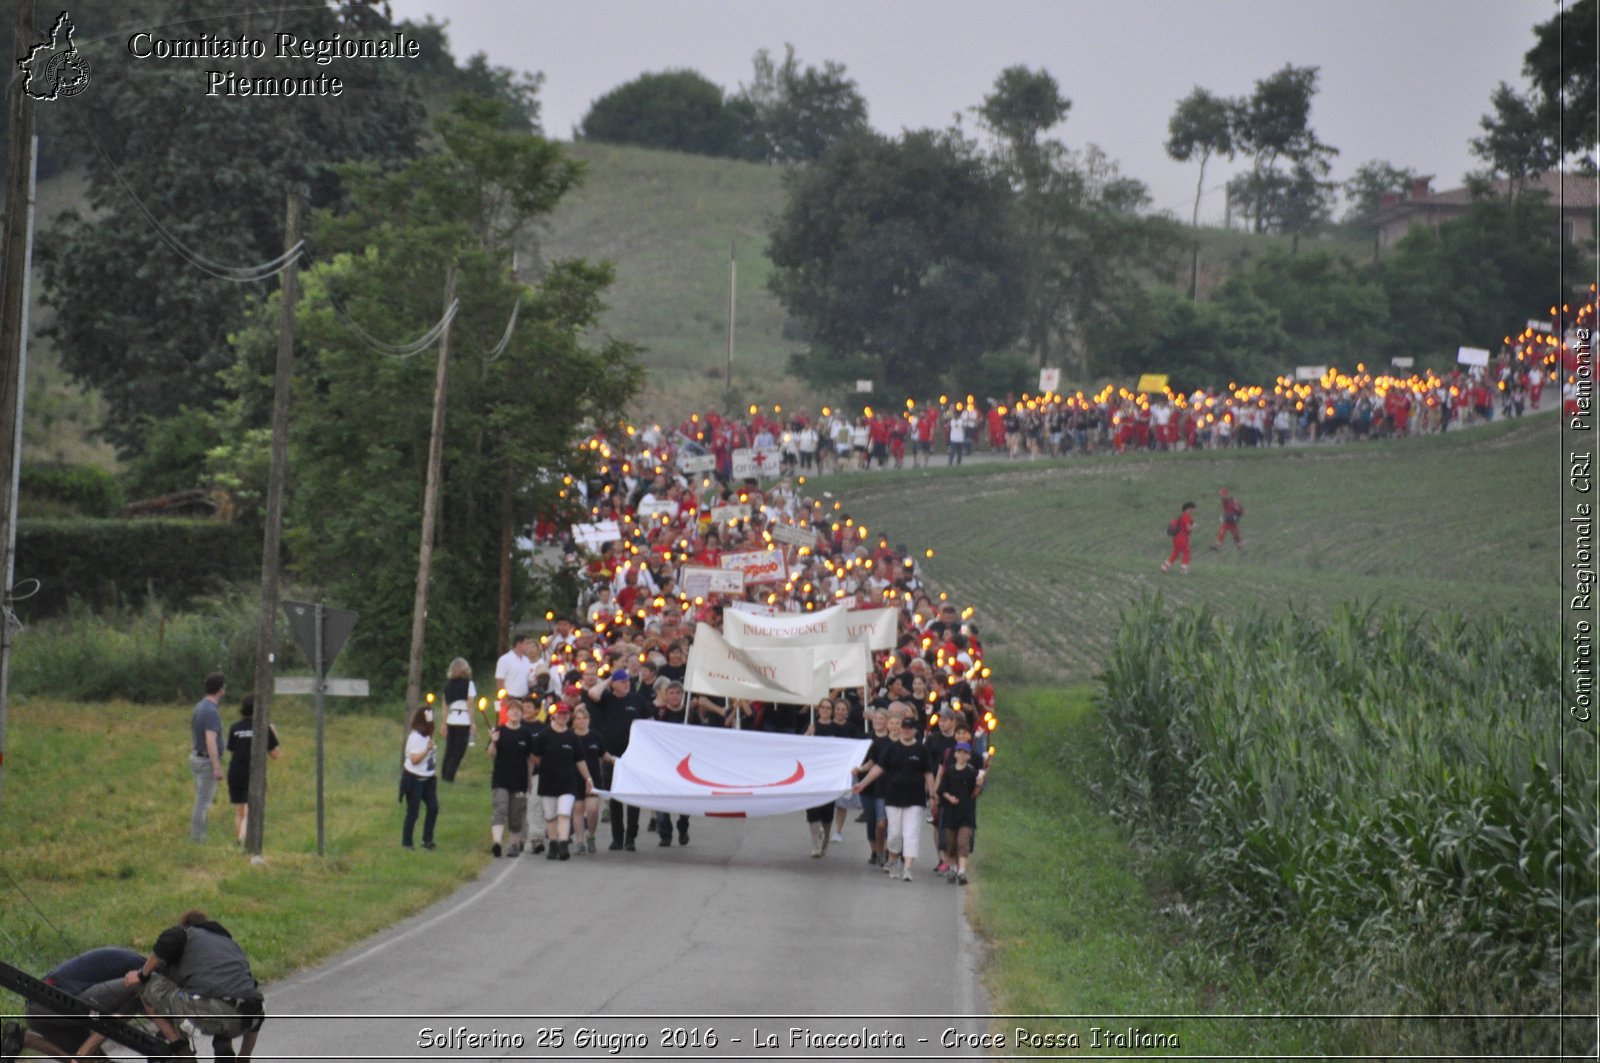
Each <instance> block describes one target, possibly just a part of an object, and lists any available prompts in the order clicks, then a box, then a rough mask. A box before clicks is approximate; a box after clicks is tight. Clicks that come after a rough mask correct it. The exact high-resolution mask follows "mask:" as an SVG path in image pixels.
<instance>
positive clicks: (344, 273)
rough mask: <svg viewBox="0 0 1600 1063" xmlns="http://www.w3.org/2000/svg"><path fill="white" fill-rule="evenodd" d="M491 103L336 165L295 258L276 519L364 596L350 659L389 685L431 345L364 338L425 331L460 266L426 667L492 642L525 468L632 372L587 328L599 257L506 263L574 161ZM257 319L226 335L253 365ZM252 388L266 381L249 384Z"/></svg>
mask: <svg viewBox="0 0 1600 1063" xmlns="http://www.w3.org/2000/svg"><path fill="white" fill-rule="evenodd" d="M504 120H505V105H504V104H503V103H500V102H485V101H473V100H468V99H463V100H462V101H459V102H458V104H457V105H456V107H455V108H454V109H453V110H452V111H451V113H450V114H449V115H448V116H446V117H444V118H443V119H441V121H440V122H439V123H438V136H439V140H440V142H441V144H442V150H440V151H439V152H437V153H434V154H431V155H428V156H425V157H423V158H420V159H417V160H415V161H413V162H412V163H410V164H408V165H407V166H406V167H404V168H403V169H401V170H398V171H393V172H390V173H383V172H378V171H375V170H367V171H364V172H361V173H352V174H351V175H350V187H351V196H350V201H349V209H348V210H347V211H346V212H345V213H343V214H339V215H333V214H330V213H326V212H325V213H324V214H323V215H322V216H321V217H320V220H319V226H318V246H319V247H321V248H323V249H325V250H326V251H327V252H329V253H330V254H331V256H332V257H331V258H329V259H327V260H324V261H322V262H320V263H319V264H318V265H317V266H316V267H315V268H313V269H311V270H309V271H307V273H306V275H305V277H304V286H303V287H304V294H303V295H302V298H301V301H300V303H299V306H298V307H297V330H298V339H299V342H300V344H301V346H302V348H303V349H304V350H305V351H306V356H305V357H304V358H303V359H302V360H301V362H300V366H299V369H298V372H297V381H296V394H295V403H296V408H295V426H294V431H293V438H292V441H291V446H292V457H291V467H292V468H293V469H294V470H295V486H294V496H293V499H292V502H291V506H290V522H289V528H288V530H287V532H286V536H285V538H286V541H287V542H288V543H289V545H290V548H291V552H292V556H293V559H294V565H295V568H296V570H297V571H298V573H299V575H300V577H301V578H302V579H303V580H305V581H306V582H307V583H309V584H311V585H312V586H314V587H316V588H318V589H319V591H320V592H321V593H323V594H325V595H326V596H327V598H328V600H330V601H334V602H338V603H339V604H342V605H347V606H349V607H351V608H355V609H359V610H360V611H361V612H362V622H361V624H360V625H358V627H357V629H356V632H355V635H354V636H353V638H352V640H351V649H350V651H349V652H350V653H351V654H352V665H353V666H354V667H359V668H361V669H362V670H363V672H364V674H367V675H370V676H372V677H373V678H374V679H375V680H377V681H379V682H380V683H381V685H382V687H383V688H384V689H385V690H386V692H387V691H392V690H394V689H396V688H397V687H398V686H399V685H400V683H401V682H402V681H403V672H404V669H397V668H396V667H395V662H396V661H397V660H403V659H404V658H405V655H406V652H407V650H406V648H407V645H408V639H409V631H410V616H411V599H412V595H413V593H414V590H415V579H416V558H417V550H418V547H419V545H420V513H421V510H422V504H423V498H422V494H423V485H424V471H425V468H426V463H427V451H428V440H429V435H430V420H431V407H432V397H433V376H434V359H435V348H433V347H431V346H430V347H428V348H426V349H425V351H424V352H419V353H417V354H413V355H410V356H398V355H394V354H392V353H380V352H378V351H375V350H374V349H373V347H372V345H371V342H370V341H371V339H373V338H376V339H379V340H381V341H382V342H384V343H388V344H400V343H401V342H402V341H403V340H405V339H408V338H411V337H415V336H418V335H421V334H423V333H425V332H427V331H428V329H429V326H431V325H432V324H433V323H435V322H436V321H437V320H438V319H439V317H440V315H441V312H442V311H443V309H444V307H443V299H442V290H443V287H444V276H445V273H446V271H447V270H449V269H452V268H453V269H454V270H455V271H456V275H457V277H458V281H457V285H456V290H457V292H458V298H459V300H460V308H459V311H458V313H457V314H456V317H455V319H454V321H453V323H452V324H451V361H452V363H453V366H452V374H451V380H452V384H451V387H450V390H449V392H448V408H447V413H446V418H445V433H446V434H445V447H444V469H443V479H442V484H443V488H442V496H443V505H442V507H441V511H440V525H439V534H438V545H437V548H436V551H435V554H434V563H433V572H432V584H431V594H430V606H429V611H428V621H427V623H428V627H427V650H426V655H425V656H426V660H425V663H424V672H423V674H424V676H426V677H429V680H430V681H432V680H433V679H434V678H435V677H438V676H441V675H442V674H443V669H444V666H445V664H446V662H447V661H448V660H449V659H450V658H451V657H454V656H457V655H465V656H468V657H469V658H476V659H478V660H483V659H484V658H485V657H486V656H488V655H489V654H491V653H492V652H493V650H494V648H495V644H496V637H497V632H496V626H497V624H496V610H495V608H494V604H493V603H494V602H495V599H496V595H497V590H498V581H499V578H500V573H501V571H502V568H503V566H502V564H501V562H500V559H501V558H503V557H507V558H509V555H508V553H507V552H508V551H514V550H515V546H514V538H515V536H514V535H512V534H507V531H508V528H509V529H515V528H517V527H520V526H522V525H523V524H525V523H526V522H527V521H528V520H529V519H531V516H532V506H533V505H534V504H535V503H536V502H537V501H538V500H539V498H540V496H541V493H543V492H550V491H554V490H556V488H555V487H553V486H551V485H548V484H544V485H541V483H540V478H539V475H538V473H539V470H541V469H544V468H554V467H559V465H560V464H561V463H562V462H564V461H565V460H566V458H567V457H568V455H569V454H570V453H571V449H572V446H573V444H574V443H575V441H576V437H577V435H578V434H579V432H580V426H582V425H585V424H588V425H593V426H596V427H599V426H604V425H608V424H612V423H614V422H615V421H616V419H617V417H618V416H619V411H620V409H621V407H622V405H623V404H624V403H625V402H626V401H627V399H628V398H629V396H630V395H631V394H632V393H633V391H634V390H635V389H636V388H637V386H638V383H639V381H640V372H639V369H638V367H637V365H636V363H635V361H634V357H633V354H634V348H633V347H632V346H631V345H629V344H626V343H622V342H620V341H617V340H614V339H611V338H609V337H607V336H606V335H605V334H604V333H603V332H601V331H599V324H600V320H599V319H600V313H601V310H602V303H601V293H602V292H603V290H604V288H605V287H606V285H607V284H608V283H609V282H610V279H611V271H610V268H609V267H607V266H604V265H591V264H586V263H582V262H569V261H562V262H556V263H553V264H552V265H551V266H550V268H549V270H548V272H547V273H546V274H545V275H544V276H543V277H542V278H541V279H540V281H539V283H538V284H536V285H533V286H531V287H529V286H527V285H522V284H519V283H517V282H516V280H515V279H514V278H513V277H512V276H511V274H510V271H509V268H508V267H509V247H510V246H511V244H512V242H513V241H514V240H515V239H516V237H517V235H518V231H519V230H520V229H522V228H524V227H526V226H528V225H530V224H533V223H534V222H536V221H537V220H538V219H539V218H540V217H542V216H544V215H546V214H547V213H548V212H549V211H550V209H551V208H552V207H554V205H555V204H556V202H557V201H558V200H559V199H560V197H561V196H562V195H563V194H565V192H566V191H567V190H569V189H570V188H571V187H573V185H574V184H575V183H576V181H577V180H578V178H579V176H580V174H581V168H580V167H579V166H578V164H576V163H575V162H573V161H572V160H570V159H568V158H566V156H565V155H564V154H563V153H562V152H561V151H560V149H559V148H557V147H556V146H555V145H553V144H551V143H549V142H547V141H544V140H542V139H540V138H537V137H532V136H528V135H526V134H517V133H512V132H509V131H507V130H506V129H505V128H504ZM514 307H515V308H517V309H516V321H515V326H514V327H513V328H511V329H510V331H509V333H507V325H508V322H509V320H510V317H511V314H512V312H513V308H514ZM269 310H270V308H269ZM270 322H271V317H270V316H269V315H267V314H263V316H262V317H261V319H260V322H259V324H258V325H257V326H255V327H254V328H253V329H252V330H250V331H249V332H248V333H247V334H246V335H244V336H242V337H241V338H240V351H241V354H242V356H243V357H244V358H245V360H246V363H247V364H248V365H249V366H251V367H252V368H251V369H250V372H251V373H252V374H253V375H254V376H256V377H257V378H264V377H265V376H266V372H267V365H268V363H269V362H270V347H271V335H272V327H271V323H270ZM266 390H267V386H266V384H265V383H264V380H263V381H262V382H259V383H257V384H256V385H255V387H254V388H253V389H251V391H250V394H252V395H263V396H264V393H265V391H266ZM263 405H264V402H257V403H255V404H253V407H252V409H251V410H250V411H249V412H247V413H246V414H245V415H244V417H243V419H242V424H241V427H242V428H248V427H251V422H252V421H254V422H258V421H259V419H260V418H261V417H262V416H264V413H263V412H262V411H261V406H263ZM240 460H241V464H244V465H248V461H247V460H246V459H245V458H241V459H240ZM510 570H511V571H513V572H515V573H519V574H520V573H523V572H525V566H524V565H515V566H512V567H511V569H510ZM515 589H516V588H514V590H515Z"/></svg>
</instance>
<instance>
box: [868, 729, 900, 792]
mask: <svg viewBox="0 0 1600 1063" xmlns="http://www.w3.org/2000/svg"><path fill="white" fill-rule="evenodd" d="M890 744H894V745H898V744H899V743H898V742H896V741H895V739H893V738H890V737H889V736H888V735H881V736H874V737H873V739H872V745H871V746H869V747H868V748H867V759H866V761H865V762H864V763H867V764H879V763H882V760H883V754H884V750H885V749H886V748H887V747H888V746H889V745H890ZM861 793H862V795H863V796H866V797H882V796H883V776H881V775H880V776H878V777H877V778H876V779H874V780H872V781H871V782H870V783H868V784H867V788H866V789H865V790H862V791H861Z"/></svg>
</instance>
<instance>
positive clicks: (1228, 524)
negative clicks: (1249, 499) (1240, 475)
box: [1211, 487, 1244, 550]
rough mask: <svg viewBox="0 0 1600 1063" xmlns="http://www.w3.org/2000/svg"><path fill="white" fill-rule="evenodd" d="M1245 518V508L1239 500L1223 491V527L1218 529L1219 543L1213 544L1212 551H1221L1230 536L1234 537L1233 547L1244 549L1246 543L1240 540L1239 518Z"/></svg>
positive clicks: (1226, 490) (1225, 489)
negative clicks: (1223, 541) (1224, 540)
mask: <svg viewBox="0 0 1600 1063" xmlns="http://www.w3.org/2000/svg"><path fill="white" fill-rule="evenodd" d="M1242 516H1244V506H1242V505H1240V504H1239V500H1238V499H1237V498H1234V497H1233V496H1232V495H1230V494H1229V493H1228V489H1227V488H1226V487H1224V488H1223V489H1222V527H1220V528H1218V529H1217V541H1216V542H1214V543H1212V544H1211V549H1213V550H1221V549H1222V540H1223V539H1225V538H1227V536H1228V535H1229V534H1232V535H1233V545H1234V546H1235V547H1237V548H1238V549H1240V550H1243V549H1244V542H1243V540H1241V539H1240V538H1239V518H1240V517H1242Z"/></svg>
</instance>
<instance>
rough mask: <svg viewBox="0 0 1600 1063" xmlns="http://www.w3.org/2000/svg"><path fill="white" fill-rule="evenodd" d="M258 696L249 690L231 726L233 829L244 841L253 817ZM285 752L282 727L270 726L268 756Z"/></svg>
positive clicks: (230, 779) (230, 778) (229, 734)
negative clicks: (281, 744) (280, 737)
mask: <svg viewBox="0 0 1600 1063" xmlns="http://www.w3.org/2000/svg"><path fill="white" fill-rule="evenodd" d="M255 714H256V698H255V695H254V694H246V695H245V696H244V697H243V698H242V699H240V701H239V719H238V720H236V721H235V722H234V724H233V726H232V727H230V728H228V757H229V759H228V800H229V801H231V802H233V829H234V833H235V834H237V835H238V836H239V844H240V845H243V844H244V834H245V827H246V825H247V824H248V822H249V819H250V742H251V740H252V739H253V738H254V737H255ZM282 755H283V750H281V749H279V748H278V729H277V728H276V727H273V726H271V725H270V724H269V725H268V726H267V756H269V757H271V758H272V759H273V760H277V759H278V757H280V756H282Z"/></svg>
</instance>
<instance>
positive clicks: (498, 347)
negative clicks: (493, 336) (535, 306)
mask: <svg viewBox="0 0 1600 1063" xmlns="http://www.w3.org/2000/svg"><path fill="white" fill-rule="evenodd" d="M521 312H522V297H521V296H518V297H517V301H516V302H514V303H512V304H511V319H510V320H509V321H507V322H506V330H505V332H504V333H502V334H501V336H500V342H499V343H497V344H495V346H494V349H493V350H492V351H482V350H480V351H479V352H478V354H479V357H481V358H482V359H483V360H484V361H485V362H492V361H494V360H496V359H497V358H499V357H500V356H501V355H502V354H504V353H506V348H507V347H509V346H511V333H512V332H513V331H514V330H515V329H516V327H517V315H518V314H519V313H521Z"/></svg>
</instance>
